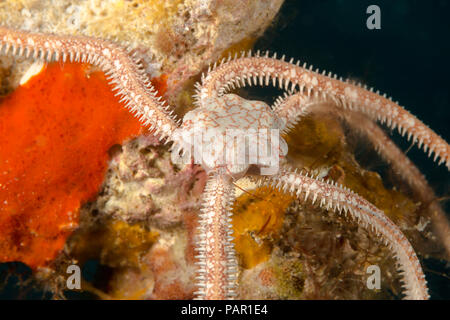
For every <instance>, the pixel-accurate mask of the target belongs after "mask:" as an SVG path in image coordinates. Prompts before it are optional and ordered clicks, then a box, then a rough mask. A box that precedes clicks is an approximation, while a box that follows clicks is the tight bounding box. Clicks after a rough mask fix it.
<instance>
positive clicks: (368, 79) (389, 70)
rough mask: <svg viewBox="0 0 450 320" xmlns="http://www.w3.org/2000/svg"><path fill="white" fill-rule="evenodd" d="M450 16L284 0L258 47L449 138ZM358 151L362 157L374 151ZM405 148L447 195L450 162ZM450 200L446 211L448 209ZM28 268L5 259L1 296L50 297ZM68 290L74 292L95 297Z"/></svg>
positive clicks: (399, 3)
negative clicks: (389, 100)
mask: <svg viewBox="0 0 450 320" xmlns="http://www.w3.org/2000/svg"><path fill="white" fill-rule="evenodd" d="M371 4H376V5H378V6H379V7H380V9H381V30H368V29H367V27H366V19H367V18H368V16H369V15H368V14H366V8H367V7H368V6H369V5H371ZM449 16H450V1H446V0H441V1H412V0H395V1H392V0H385V1H363V0H358V1H351V0H345V1H344V0H329V1H327V0H287V1H286V2H285V4H284V5H283V7H282V9H281V12H280V14H279V15H278V18H277V19H276V20H275V21H274V23H273V26H272V27H271V28H269V30H268V31H267V32H266V33H265V35H264V36H263V37H262V38H261V39H260V40H259V41H258V42H257V43H256V45H255V49H261V50H270V51H272V52H273V51H276V52H278V53H279V54H280V55H282V54H285V55H286V56H287V57H288V58H290V57H293V58H295V59H300V60H301V61H302V62H304V61H305V62H307V63H308V64H313V65H314V68H316V67H318V68H320V70H323V69H325V70H327V71H332V72H333V73H337V74H338V75H339V76H342V77H347V78H352V79H355V80H358V81H360V82H362V83H365V84H367V85H368V86H373V87H375V88H376V89H377V90H380V92H383V93H384V92H385V93H387V94H388V95H389V96H392V97H393V100H394V101H399V102H400V104H401V105H403V106H405V107H406V109H407V110H409V111H410V112H411V113H413V114H414V115H416V116H417V117H418V118H419V119H421V120H422V121H423V122H424V123H425V124H427V125H429V126H430V127H431V128H432V129H434V130H435V131H436V132H437V133H438V134H440V135H441V136H442V137H443V138H444V139H445V140H446V141H450V126H449V124H450V91H449V88H450V61H449V58H450V41H449V38H450V19H449ZM274 93H275V94H276V93H277V92H276V90H271V89H267V88H265V89H264V91H263V93H262V94H263V95H266V96H267V97H273V96H274ZM259 94H261V92H260V93H259ZM268 99H269V100H270V98H268ZM393 139H394V140H395V141H396V142H397V143H398V144H399V145H400V146H401V147H402V148H403V150H407V149H408V147H409V143H407V142H406V140H405V139H402V138H401V137H400V136H399V135H398V134H394V135H393ZM361 152H362V155H361V156H362V157H363V153H364V152H370V151H369V150H362V151H361ZM408 155H409V156H410V157H411V158H412V159H413V160H414V162H415V163H416V165H417V166H418V167H419V168H420V169H421V171H422V172H423V173H424V174H425V175H426V177H427V178H428V180H429V182H430V184H431V185H432V186H433V187H434V189H435V191H436V193H437V194H438V195H440V196H448V195H450V175H449V173H448V171H447V169H446V168H445V167H443V166H440V167H437V166H436V165H434V163H433V162H432V160H430V159H428V157H427V156H425V155H424V153H423V152H422V151H419V150H418V149H417V148H415V147H413V148H411V150H410V151H409V152H408ZM369 162H370V161H369ZM369 165H372V166H373V167H376V168H375V169H377V168H378V167H379V166H382V164H380V163H379V162H376V163H372V164H371V163H369ZM448 203H449V201H447V203H446V212H450V210H449V209H450V208H449V205H448ZM423 264H424V269H425V274H426V277H427V280H428V283H429V286H430V292H431V298H432V299H450V280H449V276H450V275H449V266H448V265H447V266H446V265H445V263H443V262H440V261H437V260H433V259H425V260H424V261H423ZM83 269H84V270H83V276H84V278H85V279H87V280H91V279H92V277H93V274H94V273H95V272H96V270H98V263H97V262H95V261H93V262H92V263H89V264H88V265H87V267H86V268H83ZM8 270H10V271H8ZM7 274H9V275H10V276H11V277H10V278H9V280H6V279H5V277H6V275H7ZM30 274H31V271H30V270H29V268H28V267H26V266H25V265H23V264H20V263H7V264H1V265H0V281H1V282H4V281H6V283H7V285H6V288H4V289H3V290H1V291H0V299H17V298H18V299H21V298H22V299H23V298H31V299H42V298H44V299H45V298H47V299H48V298H50V297H51V296H50V295H49V294H45V293H43V292H41V291H39V290H36V288H35V287H33V285H31V284H30V285H28V286H25V290H24V289H19V288H18V287H17V286H16V284H17V281H18V279H19V278H22V279H29V278H30ZM66 294H67V297H68V298H74V299H83V298H84V299H86V298H92V297H90V296H89V295H88V294H78V293H76V292H66Z"/></svg>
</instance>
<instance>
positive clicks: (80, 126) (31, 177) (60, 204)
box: [0, 63, 142, 268]
mask: <svg viewBox="0 0 450 320" xmlns="http://www.w3.org/2000/svg"><path fill="white" fill-rule="evenodd" d="M90 68H91V67H90V66H89V65H83V64H70V63H66V64H64V66H62V67H61V66H60V65H59V64H51V65H48V66H47V67H46V68H45V71H43V72H41V73H40V74H39V75H37V76H35V77H34V78H32V79H31V80H29V81H28V82H27V83H26V84H25V85H23V86H21V87H19V88H18V89H17V90H16V91H15V92H13V93H12V94H11V95H9V96H8V97H6V98H4V99H3V101H1V103H0V262H7V261H21V262H24V263H26V264H28V265H29V266H30V267H32V268H36V267H40V266H45V265H46V264H47V263H48V262H49V261H51V260H52V259H54V258H55V256H56V255H57V254H58V252H59V251H60V250H61V249H62V248H63V246H64V243H65V241H66V238H67V237H68V236H69V235H70V233H71V232H72V231H73V230H74V228H75V227H76V226H77V225H78V215H79V208H80V206H81V204H83V203H84V202H86V201H88V200H90V199H92V198H93V197H94V196H95V195H96V193H97V192H98V190H99V187H100V185H101V183H102V181H103V179H104V176H105V173H106V170H107V162H108V149H109V148H111V147H112V146H113V145H115V144H120V143H122V142H123V141H124V140H126V139H128V138H130V137H133V136H136V135H138V134H139V133H140V132H141V130H142V129H141V126H140V124H139V122H138V120H137V119H136V118H134V117H133V116H132V115H131V113H129V112H128V111H127V110H126V108H125V107H124V105H123V104H120V103H119V102H118V99H117V97H115V96H114V94H113V92H112V91H111V87H110V86H109V85H108V84H107V81H106V79H105V77H104V75H103V73H101V72H98V71H91V70H90Z"/></svg>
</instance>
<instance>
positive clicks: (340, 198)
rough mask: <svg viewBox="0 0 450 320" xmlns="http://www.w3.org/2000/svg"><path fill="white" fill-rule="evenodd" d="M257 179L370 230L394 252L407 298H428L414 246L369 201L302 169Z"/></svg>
mask: <svg viewBox="0 0 450 320" xmlns="http://www.w3.org/2000/svg"><path fill="white" fill-rule="evenodd" d="M265 179H266V180H265V181H264V180H260V181H259V182H260V183H262V184H268V185H271V186H273V187H275V188H278V189H280V190H281V191H282V192H289V193H292V194H295V195H296V196H297V197H298V198H299V199H301V200H303V201H305V202H306V201H307V200H308V199H310V200H312V203H313V204H314V203H315V202H316V201H318V202H319V205H320V207H323V208H325V209H327V210H334V211H336V212H338V213H341V212H344V213H345V214H348V215H349V216H350V217H352V218H353V219H355V220H357V222H358V223H359V224H360V225H361V226H362V227H364V228H365V229H367V230H369V231H370V229H372V230H373V231H374V232H375V233H376V234H377V235H378V236H379V237H380V239H382V240H383V241H384V242H385V244H386V245H388V246H389V248H390V249H391V250H392V251H393V252H394V253H395V258H396V259H397V262H398V269H399V270H400V274H401V276H402V281H403V287H404V288H405V295H406V296H405V298H406V299H420V300H423V299H428V298H429V295H428V288H427V285H426V280H425V276H424V274H423V271H422V268H421V266H420V262H419V259H418V258H417V255H416V253H415V252H414V249H413V248H412V246H411V244H410V243H409V241H408V239H406V237H405V236H404V235H403V233H402V232H401V230H400V229H399V228H398V227H397V226H396V225H395V224H394V223H393V222H392V221H391V220H389V218H387V217H386V215H385V214H384V213H383V212H382V211H380V210H379V209H377V208H376V207H375V206H374V205H372V204H371V203H370V202H368V201H366V200H365V199H363V198H361V197H360V196H358V195H357V194H355V193H353V192H352V191H351V190H349V189H347V188H345V187H342V186H338V185H337V184H334V183H330V182H327V181H324V180H323V179H320V180H319V179H317V178H315V177H310V176H308V175H307V174H303V173H302V172H299V173H297V172H292V171H281V172H280V173H279V174H277V175H275V176H271V177H266V178H265Z"/></svg>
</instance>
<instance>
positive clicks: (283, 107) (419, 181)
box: [272, 93, 450, 257]
mask: <svg viewBox="0 0 450 320" xmlns="http://www.w3.org/2000/svg"><path fill="white" fill-rule="evenodd" d="M330 102H331V101H326V100H324V99H323V98H309V97H307V96H305V95H302V94H300V93H296V94H292V95H285V96H284V97H279V98H278V99H277V100H276V101H275V103H274V105H273V107H272V109H273V110H274V112H275V113H276V114H277V115H278V117H280V118H281V119H283V120H284V121H285V123H286V128H285V132H286V131H288V130H289V129H290V128H291V127H292V126H293V125H294V124H295V123H296V122H297V120H298V118H299V117H301V116H304V115H306V114H307V113H309V112H310V113H315V114H317V113H334V114H336V116H338V117H341V118H343V119H344V120H345V121H346V122H347V123H348V124H349V125H350V127H352V128H354V129H356V130H358V131H359V132H361V133H362V134H364V135H365V136H366V137H367V138H368V140H369V141H370V142H371V143H372V145H373V146H374V147H375V150H376V151H377V152H378V154H379V155H380V156H381V157H382V158H383V159H385V160H386V161H387V162H388V163H389V164H390V165H391V166H392V168H393V169H394V171H395V172H396V173H397V174H398V175H399V176H400V177H401V178H402V179H403V180H404V181H406V182H407V183H408V185H409V186H410V188H411V189H412V191H413V192H414V194H415V195H416V196H417V197H418V198H419V199H420V200H421V201H423V202H424V203H426V204H429V205H428V210H427V212H429V214H430V217H431V222H432V224H433V228H434V229H435V231H436V233H437V234H438V236H439V238H440V239H441V242H442V244H443V246H444V248H445V251H446V254H447V256H449V257H450V225H449V222H448V220H447V218H446V215H445V212H444V211H443V210H442V208H441V206H440V205H439V203H437V202H436V195H435V194H434V191H433V189H432V188H431V187H430V186H429V185H428V183H427V180H426V179H425V177H424V176H423V175H422V174H421V173H420V171H419V169H417V167H416V166H415V165H414V163H412V162H411V160H409V158H408V157H407V156H406V155H405V154H404V153H403V151H402V150H400V149H399V148H398V147H397V146H396V145H395V143H394V142H393V141H392V140H391V139H390V138H389V137H388V136H387V135H386V134H385V133H384V131H383V130H382V129H381V128H380V127H379V126H378V125H377V124H376V123H374V122H373V121H372V120H370V119H369V118H367V117H366V116H365V115H364V114H362V113H360V112H358V111H350V110H342V109H336V108H335V106H334V105H333V103H332V102H331V103H330Z"/></svg>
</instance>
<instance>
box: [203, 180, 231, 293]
mask: <svg viewBox="0 0 450 320" xmlns="http://www.w3.org/2000/svg"><path fill="white" fill-rule="evenodd" d="M233 200H234V187H233V184H232V183H231V178H230V177H229V176H228V175H226V174H223V173H222V174H221V173H218V172H212V173H211V174H210V177H209V180H208V182H207V184H206V187H205V191H204V198H203V208H202V210H201V211H202V213H201V214H200V220H199V226H198V230H197V231H198V234H197V237H198V240H197V246H196V248H195V250H196V251H197V256H196V258H197V259H198V261H197V262H196V264H197V266H198V268H199V269H198V270H197V277H196V282H197V283H196V284H197V287H198V291H197V292H195V294H196V299H201V300H224V299H231V298H233V297H235V296H236V292H235V290H236V280H237V279H236V275H237V271H238V270H237V263H236V257H235V251H234V245H233V243H232V239H233V238H232V236H231V234H232V232H233V231H232V227H231V218H230V217H231V205H232V203H233Z"/></svg>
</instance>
